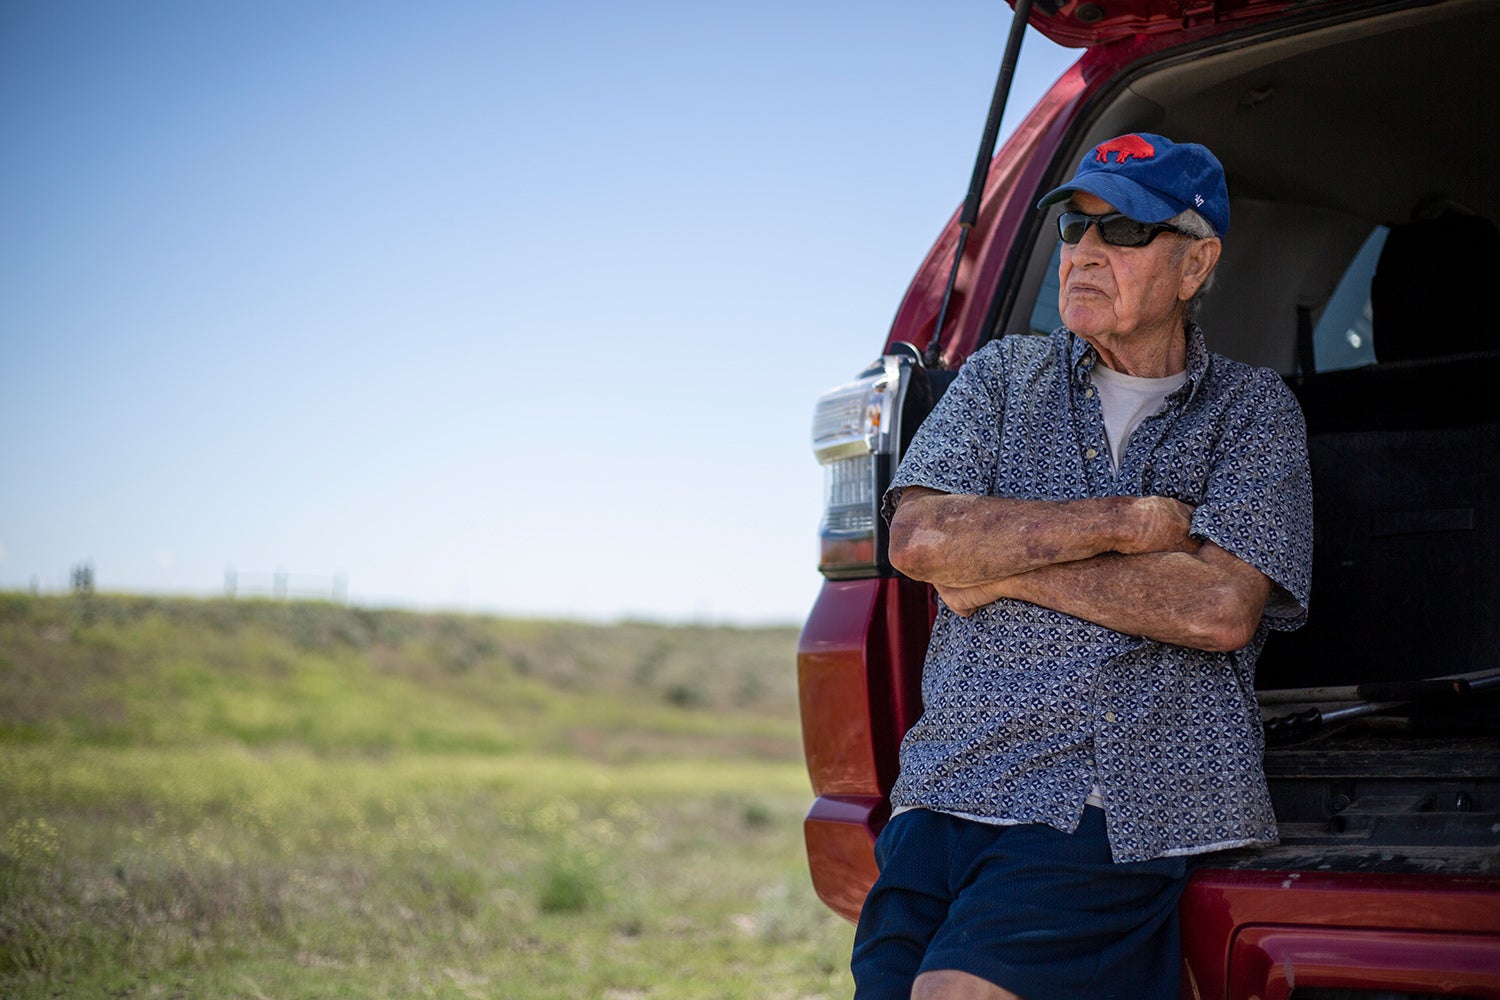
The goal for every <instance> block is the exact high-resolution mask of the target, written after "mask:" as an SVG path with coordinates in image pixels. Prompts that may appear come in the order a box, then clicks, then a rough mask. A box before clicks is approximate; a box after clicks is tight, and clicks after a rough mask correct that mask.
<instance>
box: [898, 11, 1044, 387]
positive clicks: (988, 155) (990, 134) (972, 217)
mask: <svg viewBox="0 0 1500 1000" xmlns="http://www.w3.org/2000/svg"><path fill="white" fill-rule="evenodd" d="M1031 4H1032V0H1015V8H1016V16H1015V17H1014V18H1013V19H1012V20H1011V22H1010V37H1009V38H1008V39H1007V40H1006V42H1005V56H1004V58H1003V59H1001V60H1000V76H999V77H998V78H997V79H996V80H995V93H994V96H993V97H991V98H990V115H989V118H988V119H986V120H985V123H984V136H983V137H982V138H981V139H980V140H979V155H978V157H976V158H975V161H974V173H973V175H972V176H971V177H970V178H969V193H968V196H967V197H965V198H964V207H963V211H962V212H961V213H960V214H959V217H958V246H957V248H956V249H955V250H954V251H953V269H952V270H951V271H949V272H948V287H947V288H945V289H944V290H943V304H942V305H941V306H940V307H939V308H938V316H937V322H936V323H934V324H933V327H932V340H931V341H929V342H928V344H927V350H926V351H924V352H923V354H922V362H923V364H925V365H926V366H927V367H928V368H937V367H938V366H939V365H940V364H941V363H942V350H941V348H942V339H943V323H944V322H945V321H946V320H947V318H948V305H949V303H950V302H951V301H952V299H953V286H954V284H955V283H956V282H957V281H958V266H959V264H961V263H962V262H963V258H964V247H965V246H966V245H967V244H968V242H969V231H970V230H972V229H973V228H974V223H975V222H977V221H978V220H979V202H980V199H981V198H982V197H983V196H984V182H985V180H986V179H987V178H988V177H989V173H990V161H991V160H993V159H994V158H995V140H996V139H997V138H999V134H1000V117H1001V116H1002V115H1003V114H1004V113H1005V102H1006V100H1007V99H1008V98H1009V97H1010V85H1011V81H1012V80H1014V79H1015V75H1016V61H1017V59H1018V58H1019V57H1020V54H1021V39H1022V37H1023V36H1024V35H1025V34H1026V21H1027V19H1028V18H1029V17H1030V16H1031Z"/></svg>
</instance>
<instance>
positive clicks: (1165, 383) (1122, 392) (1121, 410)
mask: <svg viewBox="0 0 1500 1000" xmlns="http://www.w3.org/2000/svg"><path fill="white" fill-rule="evenodd" d="M1089 377H1090V378H1091V379H1093V382H1094V387H1095V388H1096V389H1098V390H1099V405H1100V406H1101V407H1103V409H1104V436H1105V437H1106V438H1107V439H1108V443H1109V465H1110V469H1111V471H1114V472H1119V471H1120V458H1121V456H1123V455H1124V454H1125V449H1126V448H1127V447H1128V446H1129V445H1130V435H1131V434H1133V433H1135V429H1136V428H1137V427H1139V426H1140V425H1141V421H1143V420H1145V419H1146V418H1147V417H1149V416H1152V415H1153V414H1155V413H1156V412H1157V411H1159V410H1160V409H1161V404H1162V403H1163V402H1164V401H1165V400H1166V398H1167V397H1168V396H1169V395H1171V394H1172V393H1173V392H1174V391H1175V390H1176V389H1178V388H1179V387H1180V386H1181V385H1182V384H1183V383H1184V382H1186V381H1187V372H1185V371H1182V372H1178V373H1177V374H1176V375H1168V376H1167V377H1166V378H1140V377H1138V376H1136V375H1126V374H1124V373H1123V372H1117V371H1115V370H1114V369H1113V368H1106V367H1104V365H1102V364H1095V365H1094V368H1093V371H1092V372H1091V373H1090V376H1089Z"/></svg>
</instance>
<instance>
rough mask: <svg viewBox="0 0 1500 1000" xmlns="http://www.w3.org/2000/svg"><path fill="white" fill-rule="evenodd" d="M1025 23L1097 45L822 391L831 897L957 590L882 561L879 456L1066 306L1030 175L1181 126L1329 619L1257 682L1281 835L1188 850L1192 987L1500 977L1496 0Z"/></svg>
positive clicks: (1238, 994)
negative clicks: (1286, 395) (893, 308)
mask: <svg viewBox="0 0 1500 1000" xmlns="http://www.w3.org/2000/svg"><path fill="white" fill-rule="evenodd" d="M1030 23H1031V24H1032V25H1033V26H1034V27H1035V28H1037V29H1038V30H1040V31H1041V32H1043V33H1044V34H1046V35H1047V36H1049V37H1050V38H1052V39H1053V40H1055V41H1058V42H1060V43H1063V44H1065V45H1072V46H1079V47H1082V48H1083V50H1084V51H1083V54H1082V58H1081V59H1080V60H1079V61H1078V63H1077V64H1076V65H1075V66H1074V67H1073V68H1072V69H1070V70H1069V71H1068V72H1067V73H1065V74H1064V75H1063V76H1062V78H1061V79H1059V80H1058V81H1057V83H1056V84H1055V85H1054V86H1053V87H1052V89H1051V90H1050V91H1049V92H1048V93H1047V94H1046V96H1044V97H1043V98H1042V99H1041V101H1040V102H1039V103H1038V104H1037V106H1036V107H1035V108H1034V109H1033V110H1032V111H1031V112H1030V114H1029V115H1028V116H1027V117H1026V119H1025V120H1024V121H1023V122H1022V124H1021V125H1020V126H1019V127H1018V128H1017V129H1016V131H1015V133H1014V134H1013V135H1012V136H1011V137H1010V138H1009V140H1008V141H1007V142H1006V143H1005V145H1004V146H1003V148H1002V149H1001V150H1000V152H999V154H998V155H997V156H995V157H994V159H993V161H992V162H991V163H990V165H989V171H988V177H987V180H984V181H983V183H982V187H981V186H980V185H979V184H976V187H975V192H974V193H975V195H976V196H978V195H979V193H980V191H982V197H976V199H975V200H974V201H973V202H972V205H971V207H970V211H968V212H966V213H964V214H963V215H961V216H956V217H955V218H954V219H953V220H952V221H951V222H950V223H949V225H948V227H947V228H946V229H945V230H944V231H943V233H942V235H941V236H940V237H939V239H938V241H937V243H936V245H935V246H934V247H933V249H932V251H931V252H930V253H929V255H928V257H927V259H926V261H925V262H924V263H923V265H922V266H921V268H920V269H919V271H918V272H917V274H916V277H915V278H914V280H913V281H912V284H911V286H910V288H909V290H908V291H907V294H906V297H905V298H904V300H903V301H902V303H901V307H900V309H899V310H898V312H897V314H896V318H895V321H894V323H893V325H892V327H891V330H890V333H889V335H888V336H887V338H886V341H885V344H884V351H883V354H882V356H881V357H879V358H878V359H877V360H876V361H875V362H874V363H873V364H871V365H870V366H869V367H868V368H866V369H865V370H864V371H863V372H861V373H860V374H859V375H858V377H857V378H856V379H855V380H854V381H852V382H850V383H848V384H847V385H844V386H842V387H840V388H838V389H835V390H833V391H831V392H829V393H827V394H825V395H824V396H823V397H822V398H821V399H820V400H819V401H818V405H817V410H816V414H815V417H814V424H813V439H814V450H815V452H816V454H817V457H818V460H819V462H821V463H822V465H823V466H824V470H825V484H826V490H825V507H824V511H823V520H822V526H821V529H820V531H821V539H822V558H821V565H820V567H819V568H820V570H821V572H822V574H823V576H824V577H825V580H824V583H823V587H822V591H821V593H820V594H819V597H818V599H817V603H816V605H815V606H814V608H813V610H812V614H811V615H810V617H809V619H808V622H807V625H806V627H805V629H804V631H803V633H802V639H801V643H800V646H799V651H798V671H799V677H800V683H801V698H802V725H803V734H804V744H805V748H806V756H807V763H808V769H809V772H810V774H811V777H812V783H813V790H814V792H815V793H816V795H817V799H816V801H815V803H814V804H813V807H812V810H811V812H810V813H809V814H808V817H807V821H806V836H807V849H808V858H809V862H810V864H811V868H812V874H813V880H814V883H815V885H816V887H817V890H818V893H819V895H820V896H821V897H822V898H823V900H824V901H825V902H826V903H827V904H828V905H829V906H831V907H832V908H833V909H835V910H837V911H838V912H839V913H842V914H843V915H844V916H846V917H848V918H850V919H851V920H852V919H854V918H855V917H856V916H857V914H858V912H859V908H860V905H861V903H862V902H863V899H864V896H865V893H866V891H867V890H868V888H869V886H870V883H871V882H872V881H873V879H874V877H875V863H874V858H873V853H872V847H873V843H874V838H875V836H876V834H877V833H878V831H879V830H880V828H881V826H882V824H883V823H884V821H885V819H886V817H887V814H888V810H889V807H888V802H887V795H888V793H889V791H890V788H891V785H892V783H893V781H894V780H895V777H896V771H897V750H898V747H899V744H900V741H901V737H902V735H903V734H904V733H905V732H906V730H907V728H908V727H909V726H910V725H911V724H912V723H913V722H914V721H915V720H916V718H917V716H918V715H919V714H920V712H921V710H922V705H921V694H920V678H921V671H922V661H923V655H924V652H925V648H926V644H927V638H928V633H929V629H930V627H931V623H932V620H933V616H934V614H935V604H934V597H933V595H932V593H931V591H930V589H929V588H928V586H927V585H925V584H921V583H917V582H914V581H912V580H909V579H906V578H904V577H902V576H901V575H900V574H899V573H897V572H895V571H894V570H892V568H891V567H890V564H889V562H888V561H887V558H886V537H885V526H884V524H883V522H882V521H881V518H880V516H879V512H878V509H879V501H880V497H881V494H882V492H883V491H884V488H885V484H886V483H887V482H888V480H889V477H890V475H891V473H892V472H893V471H894V469H895V466H896V463H897V462H899V460H900V457H901V453H902V448H903V446H904V445H905V444H906V443H907V442H908V441H909V440H910V438H911V434H912V432H913V431H914V430H915V428H916V426H917V425H918V424H919V423H920V422H921V419H922V417H923V416H924V415H925V414H926V412H927V411H928V410H929V409H930V408H931V406H932V404H933V402H934V401H935V399H936V398H937V397H938V396H940V395H941V393H942V391H943V389H944V388H945V387H946V386H947V384H948V383H949V381H951V379H952V376H953V372H954V371H955V370H956V369H957V368H958V367H959V365H961V364H962V363H963V361H964V359H965V358H967V357H968V356H969V355H970V354H972V353H973V352H974V351H975V350H977V349H978V348H979V347H980V346H981V345H983V344H984V343H986V342H987V341H989V340H991V339H994V338H996V337H1000V336H1005V335H1009V334H1045V333H1046V332H1048V331H1050V330H1051V329H1052V328H1054V327H1055V326H1057V325H1058V324H1059V319H1058V314H1057V277H1056V275H1057V253H1058V246H1057V245H1058V239H1057V230H1056V228H1055V226H1051V225H1048V222H1049V221H1050V220H1049V217H1048V215H1047V214H1046V213H1044V212H1039V211H1037V210H1036V208H1035V206H1036V203H1037V200H1038V197H1039V196H1040V195H1041V194H1042V193H1044V192H1046V191H1048V190H1050V189H1051V188H1053V187H1055V186H1056V185H1058V184H1060V183H1062V182H1064V181H1065V180H1066V179H1067V178H1068V177H1070V176H1071V175H1072V171H1073V169H1074V167H1075V166H1076V165H1077V164H1078V162H1079V160H1080V159H1081V158H1082V156H1083V153H1084V151H1085V150H1087V149H1088V148H1090V147H1092V146H1094V145H1096V144H1097V143H1099V142H1100V141H1102V140H1104V139H1106V138H1109V137H1112V136H1117V135H1122V134H1125V133H1130V132H1155V133H1160V134H1164V135H1168V136H1171V137H1172V138H1173V139H1174V140H1178V141H1193V142H1201V143H1203V144H1205V145H1207V146H1208V147H1209V148H1210V149H1212V150H1213V151H1214V152H1215V153H1216V154H1217V155H1218V157H1219V159H1220V160H1221V161H1222V162H1223V164H1224V167H1225V171H1226V173H1227V175H1228V178H1229V190H1230V195H1231V204H1232V212H1233V218H1234V230H1233V232H1232V234H1231V235H1230V237H1229V238H1228V239H1227V240H1226V241H1225V247H1224V256H1223V259H1222V261H1221V263H1220V266H1219V268H1218V271H1217V273H1216V276H1215V282H1216V284H1215V287H1214V289H1213V290H1212V291H1211V292H1210V293H1209V295H1208V298H1207V300H1206V301H1205V302H1204V304H1203V307H1202V311H1201V312H1200V314H1199V322H1200V324H1201V325H1202V327H1203V329H1204V331H1205V332H1206V334H1207V337H1208V342H1209V346H1210V348H1211V349H1213V350H1215V351H1217V352H1218V353H1220V354H1225V355H1228V356H1229V357H1232V358H1236V359H1238V360H1242V361H1246V362H1250V363H1253V364H1257V365H1265V366H1269V367H1272V368H1275V369H1276V370H1277V371H1279V372H1281V373H1282V374H1283V376H1284V377H1285V378H1286V380H1287V382H1288V384H1289V385H1290V386H1291V387H1292V389H1293V391H1294V392H1295V393H1296V394H1297V396H1298V399H1299V400H1300V402H1301V404H1302V407H1303V410H1304V413H1305V414H1306V417H1307V424H1308V446H1309V454H1310V458H1311V462H1312V471H1313V485H1314V509H1315V548H1314V563H1313V584H1312V595H1311V600H1310V611H1311V617H1310V621H1309V624H1308V625H1307V626H1306V627H1305V628H1304V629H1302V630H1301V631H1299V632H1296V633H1290V634H1274V635H1273V636H1272V637H1271V639H1270V641H1269V643H1268V645H1267V647H1266V650H1265V652H1264V654H1263V655H1262V658H1261V661H1260V665H1259V671H1258V673H1259V676H1258V680H1257V688H1258V689H1259V694H1260V701H1261V710H1262V715H1263V716H1264V717H1265V719H1266V728H1267V743H1268V748H1267V752H1266V757H1265V765H1266V771H1267V775H1268V778H1269V781H1270V786H1271V793H1272V798H1273V801H1274V803H1275V806H1276V811H1277V817H1278V822H1279V825H1280V829H1281V843H1280V845H1279V846H1277V847H1275V848H1271V849H1268V850H1257V851H1242V852H1230V853H1227V854H1223V855H1216V856H1215V857H1214V864H1213V866H1211V867H1207V868H1205V869H1203V870H1200V871H1199V872H1198V873H1197V874H1196V875H1195V876H1194V877H1193V880H1192V882H1191V884H1190V885H1189V888H1188V890H1187V893H1186V894H1185V896H1184V898H1183V903H1182V910H1181V919H1182V929H1183V961H1184V975H1183V983H1184V986H1183V996H1185V997H1203V998H1214V1000H1218V998H1233V1000H1250V998H1260V1000H1281V998H1295V1000H1354V998H1364V1000H1414V998H1428V997H1466V998H1492V1000H1500V699H1497V698H1496V697H1495V694H1496V693H1497V692H1500V414H1497V408H1496V406H1495V405H1493V404H1492V403H1491V402H1490V399H1489V394H1490V393H1491V392H1494V393H1496V394H1497V397H1500V380H1497V379H1496V378H1492V377H1491V376H1494V375H1497V374H1500V293H1497V296H1496V299H1495V300H1493V301H1492V300H1491V299H1490V297H1489V290H1490V289H1491V283H1492V282H1494V283H1495V286H1494V287H1495V289H1496V290H1500V231H1497V229H1496V226H1495V222H1494V221H1493V220H1495V219H1497V218H1500V68H1497V64H1496V63H1495V62H1491V60H1492V59H1495V58H1496V56H1495V45H1496V39H1497V38H1500V2H1497V0H1426V2H1418V0H1377V2H1365V0H1327V2H1315V0H1307V2H1296V3H1294V2H1288V0H1035V6H1034V7H1033V9H1032V10H1031V14H1030ZM1010 61H1011V60H1007V62H1010ZM975 210H977V211H975ZM940 317H941V318H940Z"/></svg>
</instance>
